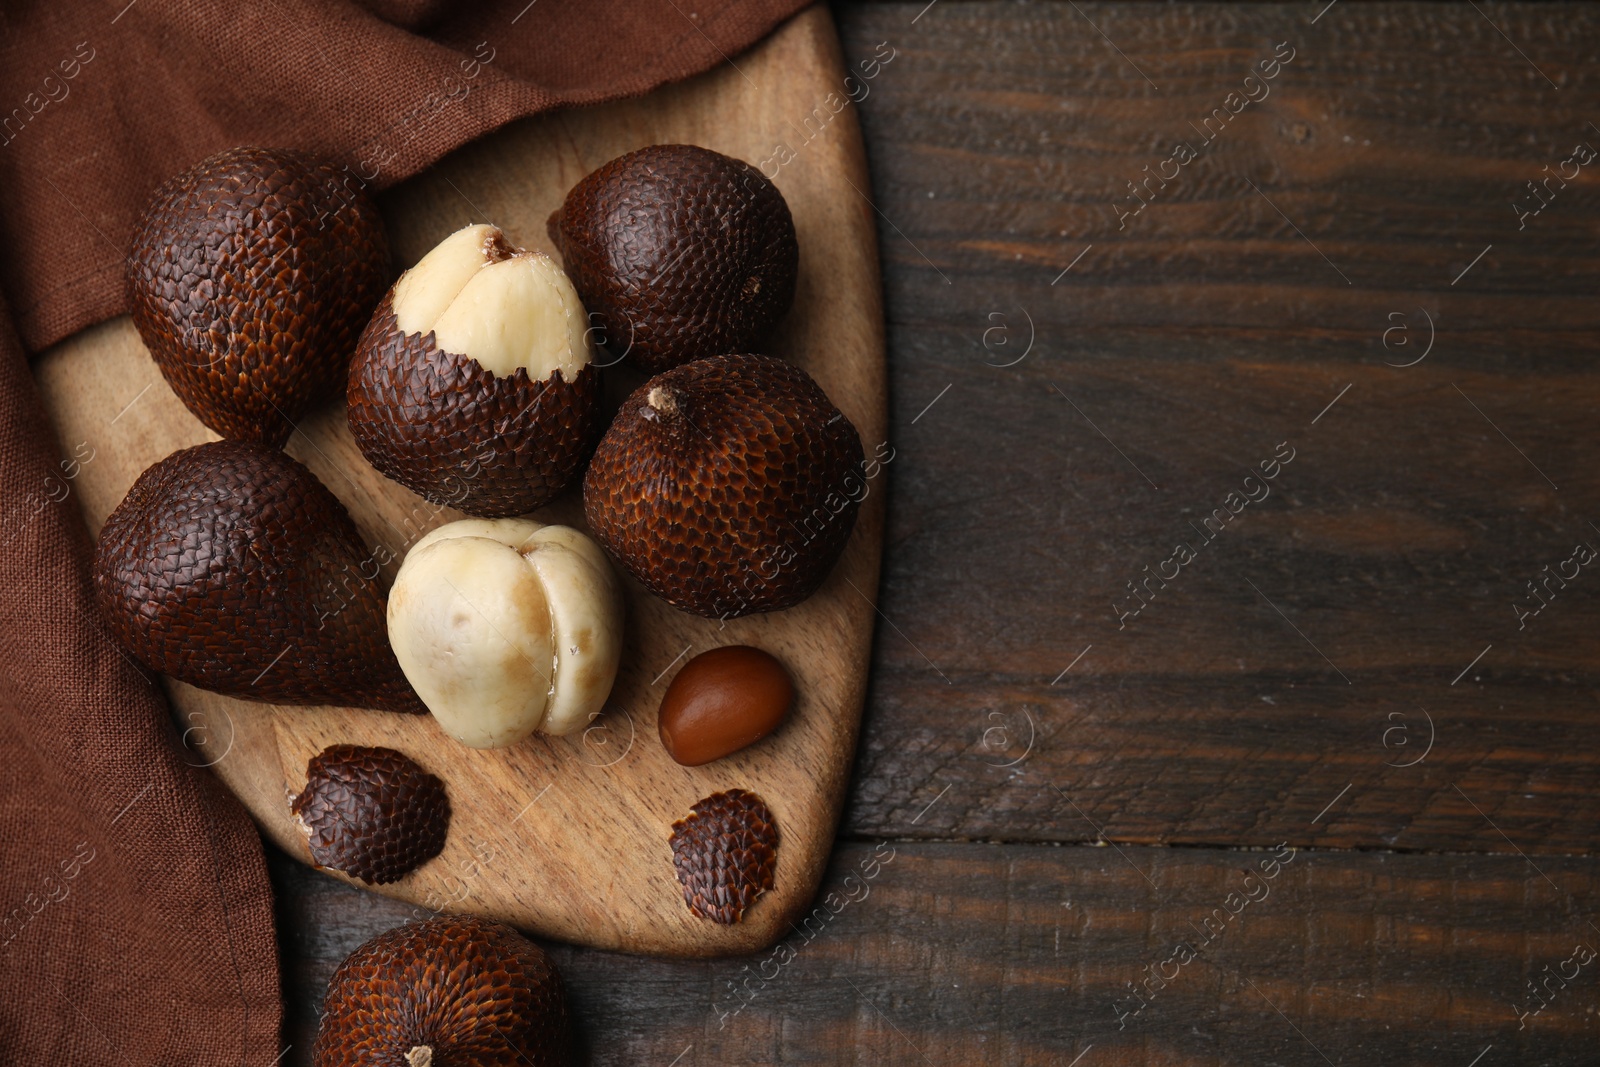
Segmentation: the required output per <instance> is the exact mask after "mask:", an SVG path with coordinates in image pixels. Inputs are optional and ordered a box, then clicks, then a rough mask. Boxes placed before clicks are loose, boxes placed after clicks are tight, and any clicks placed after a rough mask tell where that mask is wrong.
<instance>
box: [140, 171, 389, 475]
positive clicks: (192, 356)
mask: <svg viewBox="0 0 1600 1067" xmlns="http://www.w3.org/2000/svg"><path fill="white" fill-rule="evenodd" d="M348 181H349V179H348V177H342V176H341V175H340V173H339V172H338V171H337V170H335V169H334V168H333V167H332V166H331V165H329V164H326V163H319V162H317V161H315V160H312V159H309V158H307V157H305V156H302V155H299V154H297V153H294V152H287V151H280V150H275V149H265V148H234V149H230V150H229V151H226V152H222V153H220V154H218V155H215V156H212V157H211V158H209V159H205V160H202V161H201V162H199V163H197V164H195V165H194V166H193V167H191V168H190V169H189V170H187V171H184V172H183V173H182V174H179V175H178V176H177V177H175V178H172V179H170V180H169V181H167V182H166V184H164V185H162V186H161V188H160V189H158V190H157V191H156V193H155V196H154V197H153V198H152V200H151V202H150V205H149V207H147V208H146V209H145V213H144V216H143V217H142V218H141V219H140V221H139V225H138V227H137V229H136V230H135V232H134V237H133V246H132V248H131V249H129V252H128V264H127V270H128V304H129V307H130V310H131V312H132V314H133V324H134V326H135V327H137V328H138V330H139V336H140V337H141V338H143V340H144V343H145V347H147V348H148V349H149V350H150V355H151V356H152V357H153V358H154V359H155V361H156V365H157V366H158V367H160V368H161V373H162V374H163V375H164V376H165V377H166V379H167V383H168V384H169V385H171V386H172V391H173V392H175V393H177V394H178V398H179V399H180V400H182V401H183V402H184V404H185V405H187V406H188V408H189V410H190V411H192V412H194V414H195V417H196V418H198V419H199V420H200V421H201V422H203V423H205V424H206V425H207V426H209V427H211V429H213V430H215V431H216V432H217V433H219V434H221V435H222V436H223V437H229V438H235V439H238V440H243V441H259V442H261V443H263V444H269V445H281V444H283V442H284V441H287V440H288V439H289V435H290V433H292V432H293V431H294V427H295V424H296V423H298V422H299V421H300V419H301V418H302V417H303V416H304V415H305V414H306V412H308V411H310V410H311V409H312V408H313V407H315V406H317V405H319V404H322V403H324V402H326V401H328V400H332V399H334V398H335V397H337V396H339V395H340V392H341V391H342V390H343V388H344V378H345V361H346V360H348V359H349V358H350V350H351V347H352V346H353V345H354V344H355V340H356V336H357V335H358V334H359V333H360V332H361V327H362V326H363V325H365V323H366V321H367V318H368V316H370V315H371V314H372V308H373V305H374V304H376V303H377V302H378V298H379V297H381V296H382V295H383V287H384V286H385V285H386V284H387V283H388V281H389V242H388V238H387V237H386V236H385V235H384V229H383V219H382V217H381V216H380V215H379V214H378V208H377V205H376V204H374V203H373V201H372V198H371V197H369V196H368V195H367V194H366V192H365V191H364V190H362V189H361V188H359V187H351V186H350V185H349V184H347V183H348Z"/></svg>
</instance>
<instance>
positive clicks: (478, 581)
mask: <svg viewBox="0 0 1600 1067" xmlns="http://www.w3.org/2000/svg"><path fill="white" fill-rule="evenodd" d="M389 641H390V644H391V645H392V646H393V647H394V651H395V656H396V657H397V658H398V659H399V661H400V667H401V669H402V670H403V671H404V672H405V674H406V678H407V679H408V680H410V682H411V685H412V687H413V688H414V689H416V691H417V695H418V696H420V697H421V698H422V701H423V703H424V704H426V705H427V706H428V710H429V711H431V712H433V715H434V717H435V718H436V719H438V720H439V723H440V725H442V726H443V727H444V729H445V730H446V732H448V733H449V734H451V735H452V736H453V737H455V738H457V739H458V740H460V741H461V742H462V743H464V744H467V745H471V746H472V747H474V748H498V747H502V746H504V745H509V744H514V743H515V742H517V741H519V740H521V739H522V738H524V737H526V736H528V734H530V733H532V732H533V731H534V730H536V729H542V730H543V731H544V732H545V733H551V734H563V733H569V732H571V731H573V730H576V729H579V728H581V727H583V726H584V725H586V724H587V723H588V722H590V721H591V720H592V719H593V718H594V716H595V715H597V714H598V713H599V712H600V710H601V709H602V708H603V707H604V705H605V701H606V698H607V697H608V696H609V695H610V693H611V686H612V683H613V682H614V681H615V680H616V673H617V665H618V662H619V660H620V658H621V653H622V596H621V590H620V587H619V586H618V584H617V581H616V578H615V576H614V575H613V572H612V570H611V565H610V564H609V563H608V562H607V561H606V559H605V556H604V554H603V553H602V552H601V551H600V549H599V546H597V545H596V544H595V543H594V542H593V541H591V540H589V539H588V538H587V537H585V536H584V535H583V534H581V533H579V532H578V531H577V530H574V529H572V528H570V527H566V526H544V525H542V524H540V523H537V522H534V521H532V520H531V519H464V520H462V521H460V522H453V523H449V524H447V525H445V526H441V527H440V528H438V529H437V530H434V531H433V532H431V533H429V534H428V535H427V536H425V537H423V538H422V539H421V540H420V541H418V542H417V543H416V545H415V546H413V548H412V549H411V551H410V552H409V553H408V554H407V555H406V559H405V562H404V563H403V564H402V565H401V567H400V573H399V575H398V576H397V577H396V579H395V584H394V588H393V590H391V592H390V594H389Z"/></svg>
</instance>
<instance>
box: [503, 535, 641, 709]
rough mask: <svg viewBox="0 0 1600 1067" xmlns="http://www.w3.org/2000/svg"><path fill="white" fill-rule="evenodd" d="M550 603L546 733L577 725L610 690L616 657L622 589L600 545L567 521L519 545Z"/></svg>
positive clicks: (601, 704) (618, 653)
mask: <svg viewBox="0 0 1600 1067" xmlns="http://www.w3.org/2000/svg"><path fill="white" fill-rule="evenodd" d="M522 557H523V558H524V559H526V560H527V561H528V563H529V564H530V565H531V566H532V567H533V569H534V570H535V571H537V572H538V574H539V580H540V581H541V582H543V583H544V589H545V596H546V599H547V600H548V601H549V603H550V622H551V628H552V630H553V632H554V643H555V646H556V685H555V689H554V690H552V691H551V693H550V703H549V705H548V706H547V707H546V708H545V718H544V726H543V727H541V729H543V730H544V732H545V733H547V734H568V733H571V732H572V731H574V730H578V729H582V728H583V727H584V726H587V725H588V724H589V721H590V720H591V719H593V718H594V716H595V715H597V714H599V712H600V710H601V708H603V707H604V706H605V702H606V697H608V696H610V695H611V684H612V682H614V681H615V680H616V677H617V664H618V662H619V661H620V660H621V658H622V591H621V589H620V588H619V587H618V585H617V581H616V579H615V578H614V577H613V576H612V572H611V564H610V563H608V562H606V558H605V554H604V553H603V552H601V551H600V546H599V545H597V544H595V543H594V542H593V541H591V540H589V539H588V538H587V537H585V536H584V535H583V534H581V533H579V532H578V531H577V530H574V529H573V528H572V527H570V526H546V527H545V528H544V529H542V530H540V531H539V532H538V533H536V534H534V535H533V537H532V539H531V540H529V541H528V542H526V543H524V545H523V546H522Z"/></svg>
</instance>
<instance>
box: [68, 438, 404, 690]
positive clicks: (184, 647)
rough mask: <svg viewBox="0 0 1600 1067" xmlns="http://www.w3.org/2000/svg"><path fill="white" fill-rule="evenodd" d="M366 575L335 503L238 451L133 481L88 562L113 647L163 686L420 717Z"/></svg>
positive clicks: (368, 566) (201, 457)
mask: <svg viewBox="0 0 1600 1067" xmlns="http://www.w3.org/2000/svg"><path fill="white" fill-rule="evenodd" d="M376 574H377V566H376V565H375V563H374V561H373V557H372V555H371V554H370V553H369V552H368V551H367V547H366V545H365V544H363V543H362V540H361V534H360V533H359V532H357V530H356V526H355V523H353V522H352V521H351V520H350V515H349V513H348V512H347V511H345V509H344V505H343V504H341V503H339V500H338V498H337V497H335V496H334V495H333V494H332V493H330V492H328V490H327V489H326V488H325V487H324V486H323V484H322V483H321V482H319V481H317V479H316V476H315V475H313V474H312V473H311V472H310V471H309V470H307V469H306V468H305V467H303V466H301V465H300V464H299V463H297V462H295V461H294V460H293V459H290V458H289V457H288V456H286V455H284V454H283V453H281V452H279V451H277V450H276V449H271V448H267V447H265V446H262V445H255V444H249V443H247V442H243V441H214V442H212V443H210V444H204V445H196V446H195V447H193V448H186V449H183V450H182V451H180V452H174V453H173V454H172V455H170V456H168V457H167V458H166V459H164V460H162V461H160V462H159V463H156V464H155V465H154V466H152V467H150V468H149V469H148V470H146V471H145V472H144V473H143V474H141V475H139V477H138V479H137V480H136V481H135V482H134V483H133V488H131V489H129V490H128V495H127V496H126V497H124V498H123V500H122V503H120V504H118V505H117V507H116V509H115V510H113V511H112V512H111V516H110V517H109V518H108V519H106V524H105V527H104V528H103V529H102V530H101V531H100V542H99V544H98V545H97V546H96V548H95V557H94V586H95V594H96V598H97V599H98V601H99V604H100V611H101V614H102V615H103V616H104V617H105V620H106V623H107V625H108V627H109V628H110V630H111V633H112V636H113V637H115V638H116V640H117V641H118V643H120V644H121V645H122V646H123V647H124V648H126V649H127V650H128V651H129V652H131V653H132V654H133V655H134V657H135V658H136V659H138V660H139V661H141V662H142V663H145V664H146V665H148V666H150V667H152V668H154V669H155V670H158V671H160V672H162V673H163V674H167V675H170V676H172V677H173V678H176V679H178V680H179V681H181V682H187V683H188V684H190V685H193V686H198V687H199V688H201V689H209V690H212V691H213V692H217V693H223V694H225V695H227V696H232V697H238V698H240V699H242V700H260V701H266V702H268V703H273V704H338V705H343V706H348V707H365V708H379V709H382V710H385V711H399V712H408V713H415V714H424V713H426V711H427V709H426V708H424V707H423V705H422V701H420V700H418V699H417V695H416V694H415V693H413V692H412V691H411V686H410V683H408V682H407V681H406V679H405V675H404V674H402V673H401V671H400V664H399V663H398V662H397V661H396V660H395V657H394V653H393V652H392V651H390V649H389V641H388V629H387V621H386V619H385V615H386V610H387V609H386V605H385V603H384V598H383V594H382V592H381V591H380V590H379V588H378V585H377V582H376V581H375V580H374V578H369V577H367V575H373V576H376Z"/></svg>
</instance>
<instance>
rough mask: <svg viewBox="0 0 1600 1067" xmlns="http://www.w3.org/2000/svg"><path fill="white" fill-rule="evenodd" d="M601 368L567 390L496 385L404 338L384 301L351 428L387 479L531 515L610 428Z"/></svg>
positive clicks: (353, 392)
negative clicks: (605, 421) (605, 423)
mask: <svg viewBox="0 0 1600 1067" xmlns="http://www.w3.org/2000/svg"><path fill="white" fill-rule="evenodd" d="M599 382H600V380H599V376H598V373H597V372H596V370H595V368H594V367H593V366H592V365H587V366H585V367H584V368H583V370H581V371H579V372H578V376H577V378H576V379H575V380H574V381H572V382H571V383H568V382H567V381H566V380H565V379H564V378H563V377H562V375H561V372H560V371H556V372H555V373H554V374H552V375H551V376H550V377H549V378H548V379H546V380H545V381H541V382H535V381H531V380H530V379H529V378H528V372H527V371H526V370H524V369H522V368H521V367H519V368H517V371H516V373H515V374H513V375H512V376H510V377H508V378H497V377H496V376H495V375H494V374H493V372H491V371H487V370H485V369H484V368H483V365H482V364H480V363H479V362H478V361H477V360H475V359H471V358H469V357H467V356H460V355H453V354H451V353H447V352H444V351H442V350H441V349H440V348H439V347H438V345H436V344H435V343H434V339H433V334H432V333H431V332H430V333H428V334H426V335H422V334H409V335H407V334H403V333H401V332H400V330H399V329H398V328H397V326H396V325H395V317H394V307H393V293H392V292H391V293H390V294H389V295H388V296H385V297H384V298H383V300H382V302H381V303H379V305H378V310H377V311H376V312H374V313H373V316H372V321H371V322H370V323H369V324H368V325H367V329H366V332H365V333H363V334H362V335H361V340H360V341H359V342H358V343H357V345H356V354H355V356H354V358H352V359H351V361H350V383H349V409H348V413H347V414H348V417H349V420H350V432H351V434H353V435H354V436H355V439H356V444H357V445H358V446H360V448H361V454H362V455H364V456H366V457H367V462H369V463H371V464H372V465H373V466H374V467H376V468H377V469H378V470H379V471H381V472H382V473H383V474H385V475H387V476H388V477H390V478H393V479H394V480H395V481H397V482H399V483H400V484H401V485H403V486H405V487H406V488H408V489H410V490H412V491H413V492H416V493H419V494H421V495H422V496H424V497H426V498H427V499H428V500H429V501H431V502H432V503H435V504H442V505H446V506H449V507H453V508H458V509H460V510H461V511H465V512H467V513H468V514H470V515H483V516H488V517H491V518H504V517H506V516H510V515H525V514H527V513H528V512H530V511H533V510H534V509H535V508H540V507H543V506H544V505H545V504H548V503H549V502H550V501H551V500H553V499H554V498H555V497H556V496H557V495H558V494H560V492H561V491H562V490H563V489H565V488H566V487H567V486H568V485H569V484H571V482H572V481H573V479H574V478H575V477H576V476H577V474H578V471H579V470H581V469H582V467H583V461H584V460H586V459H588V458H589V452H590V450H591V449H593V448H594V440H595V436H596V435H597V434H598V432H599V430H600V384H599Z"/></svg>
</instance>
